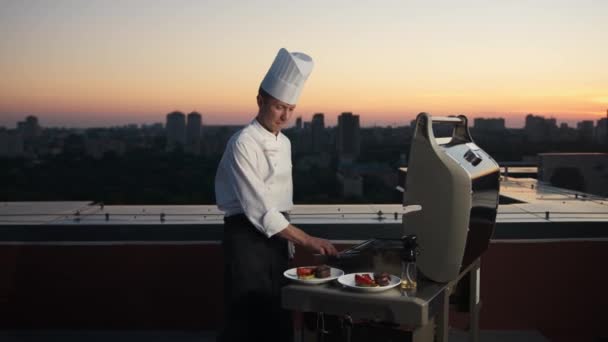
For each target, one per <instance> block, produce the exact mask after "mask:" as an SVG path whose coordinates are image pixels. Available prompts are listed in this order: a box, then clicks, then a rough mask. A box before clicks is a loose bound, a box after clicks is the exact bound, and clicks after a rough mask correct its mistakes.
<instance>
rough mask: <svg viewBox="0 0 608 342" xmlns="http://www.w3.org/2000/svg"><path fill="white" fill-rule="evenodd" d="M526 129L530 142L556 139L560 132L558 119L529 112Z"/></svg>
mask: <svg viewBox="0 0 608 342" xmlns="http://www.w3.org/2000/svg"><path fill="white" fill-rule="evenodd" d="M524 131H525V133H526V138H527V139H528V142H532V143H538V142H546V141H555V139H556V138H557V132H558V128H557V121H556V120H555V119H554V118H550V119H545V118H544V117H543V116H536V115H533V114H528V115H527V116H526V125H525V127H524Z"/></svg>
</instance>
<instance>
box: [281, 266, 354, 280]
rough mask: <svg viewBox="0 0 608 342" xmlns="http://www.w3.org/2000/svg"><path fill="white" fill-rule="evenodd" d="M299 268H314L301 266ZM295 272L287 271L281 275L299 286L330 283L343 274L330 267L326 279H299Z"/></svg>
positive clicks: (293, 269) (294, 270) (294, 269)
mask: <svg viewBox="0 0 608 342" xmlns="http://www.w3.org/2000/svg"><path fill="white" fill-rule="evenodd" d="M301 267H316V266H301ZM296 270H297V268H291V269H288V270H287V271H285V272H283V275H284V276H285V278H287V279H289V280H291V281H294V282H296V283H299V284H306V285H317V284H324V283H327V282H330V281H332V280H334V279H337V278H338V277H340V276H341V275H343V274H344V271H342V270H341V269H338V268H333V267H330V268H329V270H330V272H331V275H330V276H329V277H327V278H312V279H299V278H298V274H297V273H296Z"/></svg>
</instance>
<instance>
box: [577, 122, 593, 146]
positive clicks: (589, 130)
mask: <svg viewBox="0 0 608 342" xmlns="http://www.w3.org/2000/svg"><path fill="white" fill-rule="evenodd" d="M576 129H577V130H578V137H579V140H580V141H583V142H591V141H593V135H594V134H593V133H594V130H593V129H594V127H593V121H591V120H584V121H580V122H578V123H577V124H576Z"/></svg>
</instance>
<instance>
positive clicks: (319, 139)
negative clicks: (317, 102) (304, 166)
mask: <svg viewBox="0 0 608 342" xmlns="http://www.w3.org/2000/svg"><path fill="white" fill-rule="evenodd" d="M310 129H311V140H312V141H311V146H312V152H313V153H319V152H322V151H325V147H326V145H327V137H326V134H325V116H324V115H323V113H316V114H315V115H313V116H312V121H311V123H310Z"/></svg>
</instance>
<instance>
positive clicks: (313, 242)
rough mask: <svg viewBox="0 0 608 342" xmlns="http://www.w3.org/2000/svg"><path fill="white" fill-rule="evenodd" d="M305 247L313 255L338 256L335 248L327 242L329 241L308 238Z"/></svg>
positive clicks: (312, 237)
mask: <svg viewBox="0 0 608 342" xmlns="http://www.w3.org/2000/svg"><path fill="white" fill-rule="evenodd" d="M305 247H306V248H308V249H310V250H311V251H312V252H313V253H318V254H321V255H332V256H335V255H337V254H338V250H336V247H334V245H333V244H332V243H331V242H329V240H325V239H321V238H318V237H314V236H310V237H309V241H308V243H307V244H305Z"/></svg>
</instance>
